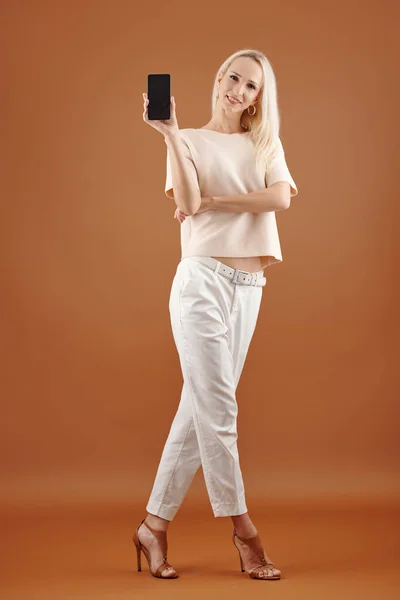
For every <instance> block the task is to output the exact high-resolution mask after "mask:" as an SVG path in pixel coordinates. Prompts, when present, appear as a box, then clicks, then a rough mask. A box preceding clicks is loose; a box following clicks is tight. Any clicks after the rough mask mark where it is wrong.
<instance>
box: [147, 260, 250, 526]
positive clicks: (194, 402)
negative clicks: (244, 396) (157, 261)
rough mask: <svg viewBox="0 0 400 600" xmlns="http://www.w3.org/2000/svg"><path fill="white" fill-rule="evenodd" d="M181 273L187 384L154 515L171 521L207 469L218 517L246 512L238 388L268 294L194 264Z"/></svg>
mask: <svg viewBox="0 0 400 600" xmlns="http://www.w3.org/2000/svg"><path fill="white" fill-rule="evenodd" d="M179 267H180V268H178V271H177V276H176V277H175V279H174V282H173V286H172V290H171V297H170V314H171V324H172V330H173V335H174V340H175V343H176V347H177V350H178V353H179V357H180V362H181V367H182V372H183V377H184V385H183V388H182V394H181V401H180V404H179V407H178V411H177V413H176V415H175V418H174V420H173V423H172V425H171V429H170V432H169V435H168V439H167V441H166V444H165V446H164V450H163V454H162V457H161V461H160V464H159V468H158V471H157V474H156V479H155V482H154V485H153V490H152V493H151V495H150V498H149V502H148V504H147V510H148V512H151V513H153V514H158V515H159V516H161V517H163V518H166V519H168V520H171V519H172V518H173V516H174V515H175V513H176V511H177V510H178V508H179V506H180V504H181V502H182V500H183V498H184V497H185V495H186V493H187V491H188V489H189V486H190V483H191V481H192V480H193V477H194V475H195V473H196V472H197V470H198V468H199V466H200V464H201V465H202V467H203V473H204V478H205V482H206V487H207V491H208V494H209V498H210V502H211V506H212V509H213V512H214V515H215V516H228V515H235V514H243V513H244V512H246V511H247V507H246V502H245V494H244V484H243V478H242V474H241V470H240V463H239V455H238V447H237V429H236V421H237V414H238V405H237V401H236V388H237V385H238V382H239V379H240V375H241V372H242V369H243V365H244V362H245V357H246V354H247V350H248V347H249V344H250V341H251V338H252V335H253V331H254V328H255V324H256V320H257V316H258V310H259V306H260V302H261V290H262V288H260V287H254V286H235V285H233V284H232V282H231V281H230V280H228V279H227V278H224V277H222V276H221V275H218V274H215V273H214V272H213V271H212V270H210V269H209V267H206V266H204V265H199V263H196V262H193V261H187V262H186V263H184V264H183V263H181V264H180V265H179Z"/></svg>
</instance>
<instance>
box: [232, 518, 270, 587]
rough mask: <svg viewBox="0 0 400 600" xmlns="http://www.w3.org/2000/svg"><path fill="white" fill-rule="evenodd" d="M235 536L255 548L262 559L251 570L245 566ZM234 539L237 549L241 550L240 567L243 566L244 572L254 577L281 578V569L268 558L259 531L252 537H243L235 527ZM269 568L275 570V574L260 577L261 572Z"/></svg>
mask: <svg viewBox="0 0 400 600" xmlns="http://www.w3.org/2000/svg"><path fill="white" fill-rule="evenodd" d="M235 538H238V539H239V540H240V541H241V542H242V543H243V544H246V546H248V547H249V548H250V549H251V550H253V552H254V554H256V556H257V558H258V559H259V560H260V565H257V566H256V567H253V568H252V569H250V570H249V571H248V570H247V569H246V568H245V566H244V563H243V559H242V555H241V554H240V550H239V547H238V545H237V544H236V541H235ZM232 539H233V544H234V546H235V548H236V550H237V551H238V552H239V557H240V568H241V570H242V572H244V571H246V573H248V575H250V577H251V578H252V579H280V578H281V572H280V571H279V569H277V568H276V567H275V565H274V563H273V562H271V561H270V560H269V559H268V560H266V554H265V552H264V549H263V546H262V543H261V538H260V535H259V534H258V533H257V535H255V536H253V537H252V538H241V537H240V536H238V534H237V533H236V529H234V530H233V537H232ZM267 558H268V557H267ZM268 570H271V571H272V572H273V575H271V576H267V577H265V576H264V575H261V577H260V574H261V573H262V572H263V571H267V572H268Z"/></svg>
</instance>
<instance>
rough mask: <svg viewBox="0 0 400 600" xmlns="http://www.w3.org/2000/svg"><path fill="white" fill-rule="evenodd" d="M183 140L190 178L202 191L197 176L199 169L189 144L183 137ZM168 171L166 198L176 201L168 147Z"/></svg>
mask: <svg viewBox="0 0 400 600" xmlns="http://www.w3.org/2000/svg"><path fill="white" fill-rule="evenodd" d="M181 139H182V141H183V146H184V156H185V160H186V161H187V164H188V166H189V173H190V176H191V178H192V180H193V183H194V185H195V186H196V188H197V189H198V190H199V191H200V186H199V179H198V175H197V169H196V165H195V162H194V159H193V155H192V152H191V150H190V147H189V144H188V142H187V141H186V140H185V139H184V138H183V136H182V138H181ZM166 171H167V173H166V180H165V194H166V196H168V198H172V199H175V196H174V190H173V183H172V172H171V163H170V158H169V150H168V147H167V168H166Z"/></svg>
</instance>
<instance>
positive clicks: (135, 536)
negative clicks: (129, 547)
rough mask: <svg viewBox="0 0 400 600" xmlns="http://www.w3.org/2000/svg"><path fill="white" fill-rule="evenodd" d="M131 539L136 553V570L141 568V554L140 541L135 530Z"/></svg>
mask: <svg viewBox="0 0 400 600" xmlns="http://www.w3.org/2000/svg"><path fill="white" fill-rule="evenodd" d="M133 541H134V543H135V546H136V554H137V570H138V571H141V570H142V556H141V548H140V545H141V544H140V542H139V538H138V536H137V532H136V531H135V533H134V534H133Z"/></svg>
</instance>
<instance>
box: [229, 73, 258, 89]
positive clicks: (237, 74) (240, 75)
mask: <svg viewBox="0 0 400 600" xmlns="http://www.w3.org/2000/svg"><path fill="white" fill-rule="evenodd" d="M232 73H235V75H239V77H241V74H240V73H236V71H232ZM249 81H251V83H255V84H256V85H258V86H259V83H257V81H253V80H252V79H249Z"/></svg>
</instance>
